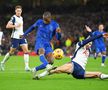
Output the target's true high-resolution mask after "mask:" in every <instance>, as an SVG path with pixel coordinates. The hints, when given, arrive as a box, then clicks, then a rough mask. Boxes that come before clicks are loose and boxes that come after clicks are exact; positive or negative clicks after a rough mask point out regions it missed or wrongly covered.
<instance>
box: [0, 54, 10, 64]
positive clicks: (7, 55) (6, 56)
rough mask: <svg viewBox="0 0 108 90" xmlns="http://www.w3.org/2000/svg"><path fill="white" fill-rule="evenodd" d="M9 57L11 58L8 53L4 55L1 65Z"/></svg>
mask: <svg viewBox="0 0 108 90" xmlns="http://www.w3.org/2000/svg"><path fill="white" fill-rule="evenodd" d="M10 56H11V55H10V53H7V54H6V55H5V57H4V59H3V61H1V63H5V62H6V61H7V60H8V59H9V57H10Z"/></svg>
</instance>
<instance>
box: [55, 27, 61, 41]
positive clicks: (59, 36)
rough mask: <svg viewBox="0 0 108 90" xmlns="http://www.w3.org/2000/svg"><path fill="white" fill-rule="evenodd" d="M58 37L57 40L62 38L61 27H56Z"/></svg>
mask: <svg viewBox="0 0 108 90" xmlns="http://www.w3.org/2000/svg"><path fill="white" fill-rule="evenodd" d="M56 38H57V40H60V38H61V29H60V27H58V28H57V29H56Z"/></svg>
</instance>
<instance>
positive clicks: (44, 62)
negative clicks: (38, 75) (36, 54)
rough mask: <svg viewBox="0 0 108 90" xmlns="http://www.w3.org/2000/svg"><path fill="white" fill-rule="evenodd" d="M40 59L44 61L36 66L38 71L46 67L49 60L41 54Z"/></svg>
mask: <svg viewBox="0 0 108 90" xmlns="http://www.w3.org/2000/svg"><path fill="white" fill-rule="evenodd" d="M40 61H41V62H42V64H41V65H40V66H37V67H36V68H35V69H36V71H38V70H42V69H44V68H46V65H47V64H48V61H47V60H46V58H45V56H44V55H40Z"/></svg>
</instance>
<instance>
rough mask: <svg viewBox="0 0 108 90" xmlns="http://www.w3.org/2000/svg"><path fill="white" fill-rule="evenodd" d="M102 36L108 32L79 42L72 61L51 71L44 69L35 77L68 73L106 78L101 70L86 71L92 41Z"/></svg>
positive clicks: (106, 35)
mask: <svg viewBox="0 0 108 90" xmlns="http://www.w3.org/2000/svg"><path fill="white" fill-rule="evenodd" d="M86 29H87V31H89V32H90V30H91V29H90V28H89V27H88V26H86ZM101 37H105V38H106V37H107V38H108V33H104V34H100V35H97V36H94V37H89V38H88V39H86V40H84V41H82V42H78V43H77V45H76V50H75V53H74V56H73V57H72V58H71V61H70V62H68V63H66V64H64V65H62V66H59V67H57V68H56V69H53V70H50V71H44V72H43V73H41V74H39V75H38V76H36V77H35V78H34V79H39V78H41V77H44V76H45V75H48V74H54V73H68V74H71V75H72V76H73V77H75V78H77V79H84V78H100V79H106V78H108V75H107V74H103V73H101V72H97V71H96V72H91V71H85V67H86V64H87V61H88V57H89V49H90V47H91V44H92V43H91V42H92V41H94V40H96V39H99V38H101Z"/></svg>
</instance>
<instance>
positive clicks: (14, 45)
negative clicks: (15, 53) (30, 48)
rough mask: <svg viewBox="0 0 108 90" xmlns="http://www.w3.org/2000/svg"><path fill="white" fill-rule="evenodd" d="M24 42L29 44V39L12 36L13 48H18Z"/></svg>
mask: <svg viewBox="0 0 108 90" xmlns="http://www.w3.org/2000/svg"><path fill="white" fill-rule="evenodd" d="M23 44H27V40H26V39H24V38H23V39H15V38H12V39H11V47H12V48H17V47H18V46H19V45H20V46H21V45H23Z"/></svg>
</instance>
